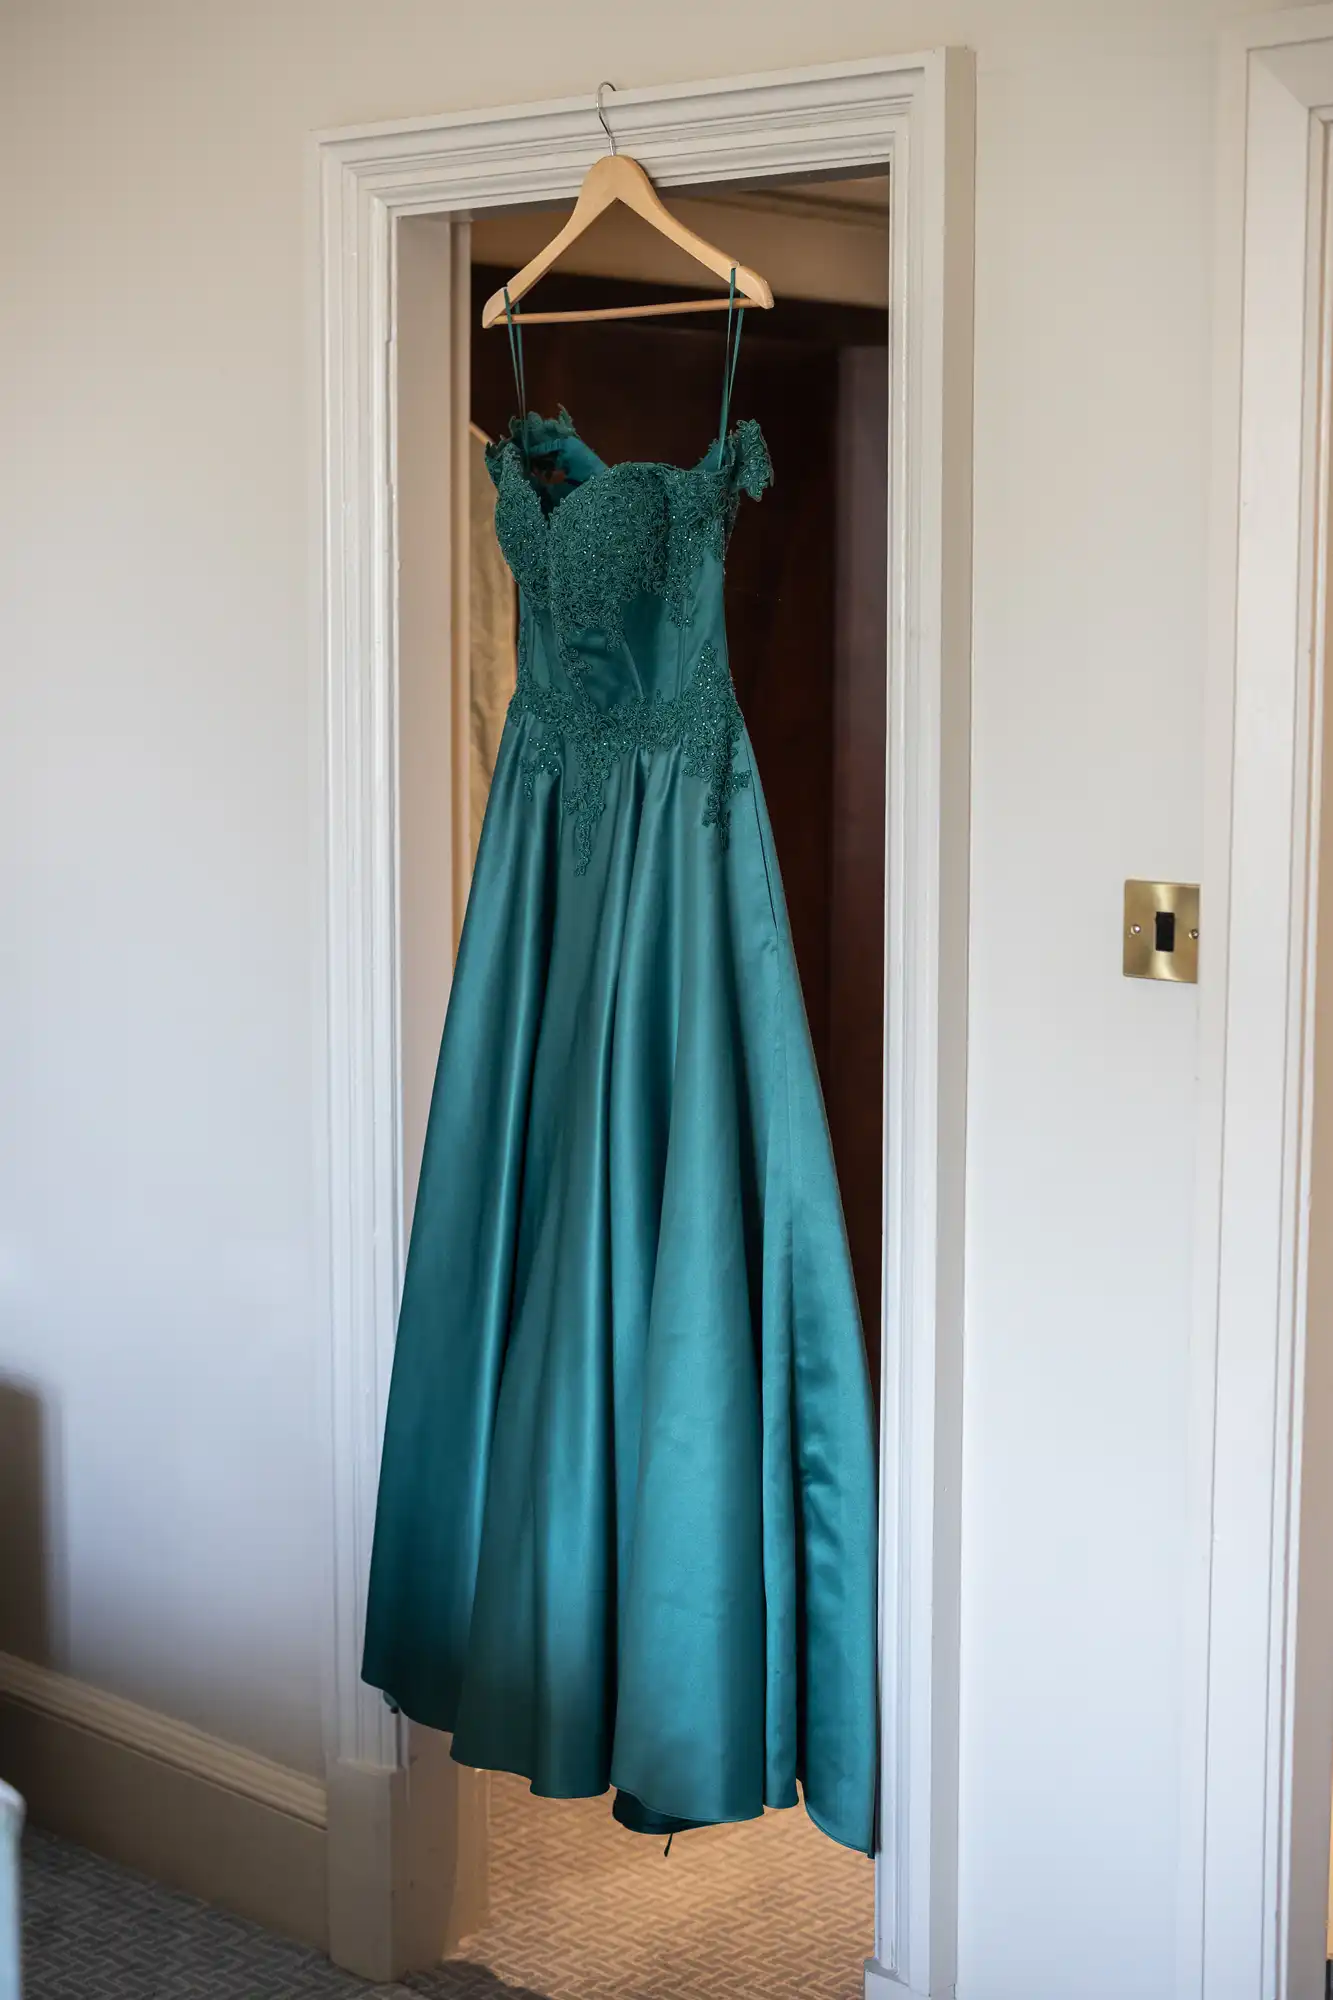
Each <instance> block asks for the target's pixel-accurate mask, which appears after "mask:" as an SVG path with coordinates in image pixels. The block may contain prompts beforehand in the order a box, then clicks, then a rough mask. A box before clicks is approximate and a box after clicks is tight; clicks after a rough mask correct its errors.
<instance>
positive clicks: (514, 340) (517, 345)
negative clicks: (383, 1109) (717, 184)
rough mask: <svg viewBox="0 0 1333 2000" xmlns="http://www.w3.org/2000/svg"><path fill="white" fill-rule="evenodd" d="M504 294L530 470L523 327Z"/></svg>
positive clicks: (526, 462)
mask: <svg viewBox="0 0 1333 2000" xmlns="http://www.w3.org/2000/svg"><path fill="white" fill-rule="evenodd" d="M731 275H732V282H733V286H734V283H735V277H736V273H735V272H734V271H733V272H732V274H731ZM504 294H505V329H506V331H507V332H508V335H509V359H510V362H511V363H512V365H513V370H514V393H515V395H516V396H517V397H518V414H519V422H520V423H521V425H522V430H521V431H520V432H519V441H520V444H521V446H522V450H523V467H524V470H525V471H531V469H532V468H531V465H530V462H529V459H528V378H527V373H526V371H525V369H524V367H523V329H522V327H521V326H520V325H519V324H518V321H517V320H516V319H515V318H514V308H513V306H512V305H511V304H510V303H509V287H508V285H506V286H505V288H504Z"/></svg>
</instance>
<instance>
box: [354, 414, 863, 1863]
mask: <svg viewBox="0 0 1333 2000" xmlns="http://www.w3.org/2000/svg"><path fill="white" fill-rule="evenodd" d="M725 428H726V427H725V422H724V425H723V430H724V433H725ZM511 429H512V431H513V435H512V436H511V437H510V438H509V439H508V440H507V441H506V442H505V443H503V444H501V445H499V446H496V447H493V448H492V450H491V452H490V455H489V457H490V466H491V472H492V476H493V478H494V480H495V484H496V487H497V505H496V525H497V530H498V533H499V537H500V541H501V545H502V547H503V549H504V551H505V555H506V557H507V559H508V561H509V564H510V566H511V568H512V569H513V572H514V575H515V577H516V578H517V580H518V584H519V594H520V632H519V649H518V661H519V663H518V682H517V690H516V692H515V695H514V699H513V703H512V705H511V708H510V711H509V716H508V720H507V723H506V726H505V732H504V738H503V741H502V744H501V747H500V753H499V758H498V762H497V764H496V769H495V776H494V782H493V784H492V788H491V793H490V801H489V805H488V808H487V812H486V820H485V826H484V829H483V832H482V836H481V845H480V850H479V852H478V855H477V865H476V873H475V876H474V879H473V884H472V893H471V897H470V899H469V903H468V910H467V919H466V923H465V926H464V930H463V937H462V943H461V946H460V949H459V955H458V966H457V972H456V975H455V979H454V987H453V995H452V998H451V1000H450V1004H449V1014H448V1020H447V1022H446V1024H445V1030H444V1040H443V1045H442V1048H441V1052H440V1062H439V1070H438V1073H437V1077H436V1083H435V1091H434V1097H433V1101H432V1105H431V1113H430V1124H429V1130H428V1134H427V1138H426V1148H425V1157H424V1161H423V1165H422V1172H421V1182H420V1191H419V1193H418V1196H417V1204H416V1213H415V1217H414V1220H413V1225H412V1238H411V1248H410V1253H409V1257H408V1263H407V1271H406V1278H405V1283H404V1290H403V1304H402V1316H401V1320H400V1323H399V1332H398V1347H397V1355H396V1359H395V1363H394V1371H393V1384H392V1393H391V1396H390V1400H389V1412H388V1423H387V1429H386V1435H385V1442H384V1457H383V1468H382V1473H381V1481H380V1493H379V1512H378V1518H377V1521H376V1529H375V1544H374V1559H373V1563H372V1568H371V1578H370V1599H369V1608H368V1613H367V1626H366V1646H365V1665H364V1671H365V1677H366V1679H367V1680H368V1681H369V1682H370V1683H371V1684H372V1685H374V1686H376V1687H378V1688H382V1689H383V1690H384V1691H385V1693H386V1694H387V1695H388V1696H389V1698H390V1699H391V1700H392V1701H393V1702H394V1703H396V1704H397V1705H398V1706H399V1707H400V1708H401V1709H403V1710H404V1711H405V1712H406V1714H407V1715H409V1716H411V1717H413V1718H415V1719H416V1720H417V1721H420V1722H423V1723H428V1724H431V1725H433V1726H434V1727H436V1728H438V1729H443V1730H448V1731H451V1732H452V1735H453V1754H454V1756H455V1757H456V1758H458V1760H459V1761H460V1762H461V1763H465V1764H470V1765H480V1766H485V1767H487V1768H489V1769H494V1770H504V1771H514V1772H519V1773H521V1774H522V1775H523V1776H524V1777H526V1778H528V1779H529V1780H530V1781H531V1784H532V1787H533V1790H534V1791H536V1792H539V1793H542V1794H544V1795H546V1796H551V1797H557V1798H582V1797H587V1796H589V1795H591V1794H595V1793H601V1792H604V1791H605V1790H606V1789H607V1788H608V1787H609V1786H613V1787H615V1788H616V1789H617V1794H618V1795H617V1799H616V1802H615V1812H616V1816H617V1817H618V1818H619V1819H621V1820H622V1821H624V1823H625V1824H626V1825H628V1826H630V1827H633V1828H636V1829H638V1830H641V1831H671V1830H675V1829H677V1828H681V1827H686V1826H697V1825H701V1824H707V1823H714V1822H718V1821H724V1820H728V1821H729V1820H743V1819H752V1818H755V1817H757V1816H758V1815H759V1814H760V1813H761V1812H762V1811H763V1809H764V1807H765V1806H766V1805H769V1806H790V1805H794V1804H795V1803H796V1802H797V1796H798V1794H797V1784H798V1782H799V1783H800V1785H801V1788H802V1790H803V1793H804V1797H805V1803H806V1807H807V1809H808V1811H809V1812H810V1814H811V1816H812V1818H813V1819H814V1820H815V1821H816V1822H817V1823H818V1825H819V1826H821V1827H822V1828H823V1829H824V1830H825V1832H827V1833H829V1834H831V1835H832V1836H833V1838H834V1839H835V1840H838V1841H841V1842H844V1843H845V1844H846V1845H847V1846H848V1847H852V1848H859V1849H862V1850H865V1851H869V1850H870V1849H871V1847H872V1842H873V1821H874V1799H875V1765H876V1726H875V1674H874V1665H875V1543H876V1536H875V1515H876V1508H875V1468H874V1453H873V1443H872V1424H871V1407H870V1395H869V1389H868V1384H867V1374H866V1364H865V1355H864V1350H863V1346H862V1337H861V1329H860V1324H859V1321H858V1316H857V1306H856V1297H855V1292H854V1289H853V1284H852V1273H851V1265H850V1261H849V1258H848V1252H847V1243H846V1237H845V1233H844V1229H843V1220H842V1210H841V1205H840V1202H839V1197H838V1188H837V1182H836V1179H835V1175H834V1167H833V1158H832V1153H831V1150H830V1146H829V1137H828V1128H827V1125H826V1122H825V1117H824V1108H823V1102H822V1099H821V1096H820V1089H819V1081H818V1076H817V1073H816V1070H815V1064H814V1059H813V1055H812V1052H811V1047H810V1038H809V1032H808V1029H807V1026H806V1020H805V1011H804V1007H803V1004H802V1000H801V991H800V986H799V983H798V979H797V972H796V964H795V960H794V958H793V955H792V945H791V937H790V933H789V930H788V924H787V915H786V910H785V907H784V904H783V896H782V885H781V882H780V880H779V877H778V867H777V860H776V857H775V855H774V851H773V838H772V834H771V832H770V829H769V823H768V815H767V813H766V811H765V807H764V797H763V792H762V790H761V788H760V784H759V776H758V773H757V772H756V770H755V768H754V763H753V759H752V756H751V751H750V744H749V740H748V737H747V735H746V731H745V725H744V723H743V722H742V720H741V715H740V711H739V709H738V707H737V705H736V697H735V693H734V690H733V688H732V683H731V676H730V673H729V671H728V667H727V643H726V634H725V628H724V624H723V610H722V562H723V553H724V548H725V543H726V539H727V536H728V535H729V533H730V530H731V526H732V522H733V519H734V516H735V512H736V507H737V504H738V500H739V497H740V495H741V494H742V493H748V494H751V495H753V496H755V497H756V498H757V497H758V495H759V494H760V492H761V491H762V489H763V488H764V486H765V485H766V484H767V483H768V481H769V479H770V478H771V472H770V467H769V462H768V453H767V449H766V447H765V445H764V442H763V439H762V437H761V435H760V433H759V428H758V426H757V424H754V423H742V424H740V425H739V426H738V427H737V428H736V429H735V430H733V431H732V432H731V433H730V435H729V436H725V435H724V439H723V441H722V442H721V443H719V444H717V445H715V446H714V447H713V449H712V451H710V453H709V454H708V456H707V457H706V458H705V459H704V460H703V461H702V463H701V464H699V465H698V466H696V467H693V468H690V469H686V468H681V467H676V466H667V465H649V464H624V465H612V466H608V465H604V464H603V463H602V462H601V460H600V459H598V458H597V457H596V455H595V454H594V453H593V452H592V451H591V450H589V448H588V447H587V445H585V444H584V443H583V442H582V441H581V440H580V438H579V437H578V436H577V435H576V434H575V432H574V429H573V427H572V425H571V423H570V421H569V419H568V418H567V416H565V414H564V413H563V412H562V413H561V415H560V417H559V418H558V419H557V420H555V421H544V420H542V419H540V418H537V417H525V418H524V419H522V420H515V423H514V425H513V426H511ZM814 670H815V669H813V668H812V671H814Z"/></svg>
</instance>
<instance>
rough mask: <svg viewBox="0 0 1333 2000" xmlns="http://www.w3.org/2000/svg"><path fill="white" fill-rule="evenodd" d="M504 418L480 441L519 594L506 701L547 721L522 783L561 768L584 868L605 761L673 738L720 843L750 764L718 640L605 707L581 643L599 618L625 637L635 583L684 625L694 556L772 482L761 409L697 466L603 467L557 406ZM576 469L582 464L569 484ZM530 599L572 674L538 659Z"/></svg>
mask: <svg viewBox="0 0 1333 2000" xmlns="http://www.w3.org/2000/svg"><path fill="white" fill-rule="evenodd" d="M510 432H511V435H510V436H509V437H508V438H507V439H506V440H505V441H504V442H503V443H502V444H497V445H491V446H489V447H488V448H487V452H486V461H487V465H488V467H489V469H490V474H491V478H492V479H493V480H494V482H495V487H496V503H495V528H496V534H497V536H498V538H499V542H500V546H501V548H502V549H503V551H504V554H505V558H506V560H507V561H508V563H509V567H510V568H511V569H512V571H513V572H514V576H515V579H516V580H517V582H518V585H519V588H520V591H521V592H522V595H523V598H524V600H525V602H524V615H523V618H522V620H521V622H520V633H519V658H518V684H517V687H516V689H515V692H514V698H513V701H512V703H511V704H510V712H511V714H513V715H530V716H532V717H533V718H534V720H535V721H536V722H537V723H538V724H539V725H540V730H539V732H538V733H537V735H536V737H535V741H533V742H532V743H531V744H530V745H529V748H528V753H527V755H526V756H525V757H524V758H523V762H522V773H523V789H524V791H525V793H526V794H527V796H528V798H529V799H532V798H535V797H536V786H537V780H538V777H539V776H541V775H542V774H545V775H546V776H548V777H551V778H563V781H564V806H565V811H566V812H567V813H569V814H570V815H571V816H572V817H573V821H574V865H575V869H576V871H577V872H578V873H579V874H584V873H586V871H587V868H588V864H589V862H590V860H591V859H592V851H593V842H594V840H595V839H596V835H597V827H598V823H599V822H600V820H601V817H602V814H603V812H604V811H605V808H606V790H607V779H608V777H609V776H610V772H611V769H612V766H613V765H614V764H616V763H617V762H618V761H619V760H620V759H621V758H622V757H626V756H629V755H630V754H631V752H634V751H644V752H647V753H648V754H650V755H651V754H653V753H655V752H657V751H661V750H668V749H672V748H674V747H677V746H678V747H679V748H680V749H681V750H682V752H683V756H684V769H685V771H686V773H687V774H688V775H689V776H690V777H693V778H698V779H700V780H701V781H702V782H703V783H704V784H705V785H706V787H707V792H706V795H705V800H704V813H703V824H704V825H705V826H708V827H715V828H716V829H717V835H718V840H719V843H720V845H722V846H723V847H725V846H726V845H727V839H728V835H729V832H730V827H731V800H732V798H733V797H734V796H735V794H736V793H737V792H739V791H742V790H744V788H745V787H746V786H747V785H748V784H749V782H750V777H749V773H748V772H747V771H737V770H735V769H734V760H735V754H736V745H737V744H738V742H739V741H740V738H741V733H742V731H743V729H744V723H743V721H742V718H741V712H740V708H739V706H738V705H737V701H736V691H735V688H734V687H733V686H732V680H731V675H730V673H729V672H728V671H727V667H726V664H725V662H724V660H723V659H722V658H721V657H720V656H719V653H718V651H717V648H716V647H715V646H714V645H713V644H712V643H711V641H708V640H705V641H704V642H703V644H702V645H701V646H700V648H699V654H698V659H697V661H696V664H695V667H694V671H693V673H692V674H691V676H690V679H689V681H688V683H687V685H686V686H685V687H684V688H683V689H682V690H681V692H680V693H679V694H677V695H675V696H672V697H670V698H668V697H666V696H662V695H657V696H651V695H650V696H643V695H639V696H635V697H632V698H629V699H627V700H625V701H622V702H617V703H614V704H612V705H611V706H603V705H602V704H601V703H599V702H597V701H594V700H593V699H592V697H591V695H590V694H589V693H588V692H587V690H586V688H585V687H584V686H583V673H584V660H583V658H582V656H581V654H580V651H579V647H578V645H577V643H576V642H577V640H578V638H579V637H580V635H583V634H586V633H588V632H590V631H596V632H599V633H600V634H601V635H602V638H603V644H604V645H605V647H606V648H607V649H608V650H611V651H614V650H615V648H617V647H619V646H622V645H623V644H624V640H625V630H624V610H625V606H626V605H627V604H629V603H630V602H631V601H632V600H633V599H634V598H636V597H639V596H641V595H647V596H651V597H656V598H658V599H659V600H660V601H661V603H662V606H663V608H664V610H665V612H666V615H667V616H668V618H669V619H670V620H671V622H672V623H673V624H674V625H676V626H678V627H682V628H683V627H685V626H686V625H688V623H689V618H690V606H691V597H692V591H693V584H694V579H695V576H696V574H697V572H698V570H699V567H700V564H701V563H703V561H704V560H705V558H706V557H708V556H710V555H711V556H713V557H715V558H716V559H717V560H718V561H719V562H720V561H721V560H722V559H723V556H724V554H725V551H726V545H727V540H728V537H729V536H730V533H731V529H732V526H733V524H734V522H735V519H736V510H737V508H738V506H739V504H740V498H741V495H742V494H743V493H748V494H750V495H751V496H752V497H753V498H754V499H758V497H759V495H760V494H761V493H762V492H763V490H764V488H765V487H766V486H768V485H769V484H770V483H771V482H772V478H773V468H772V465H771V463H770V461H769V456H768V447H767V445H766V444H765V443H764V437H763V433H762V431H761V430H760V428H759V426H758V424H757V423H755V422H753V421H752V420H746V421H745V422H743V423H740V424H737V426H736V428H735V429H734V430H733V431H732V432H731V433H730V434H729V435H728V436H727V437H726V438H725V439H724V440H723V442H722V444H721V446H720V447H719V446H718V445H716V444H715V445H714V446H713V448H712V450H711V451H710V452H709V453H708V455H707V457H706V458H704V459H703V460H702V461H701V463H700V464H698V465H696V466H690V467H685V466H675V465H657V464H646V463H645V464H641V463H638V462H631V463H628V464H625V465H610V466H608V465H603V464H602V462H601V460H600V459H598V458H597V457H596V455H595V454H594V453H592V452H590V451H589V450H588V448H587V446H586V445H584V444H583V442H582V440H581V439H580V438H579V436H578V433H577V432H576V431H575V429H574V426H573V423H572V422H571V420H570V417H569V415H568V412H567V411H565V410H563V409H562V410H561V412H560V414H559V416H558V417H556V418H555V419H548V418H545V417H538V416H534V415H532V414H529V415H528V417H527V419H526V422H525V421H523V420H521V419H519V418H517V417H516V418H515V419H514V420H513V422H512V423H511V425H510ZM570 471H572V472H573V473H574V475H575V476H574V478H573V479H572V480H570V482H569V483H568V484H564V479H565V477H566V476H567V474H568V473H569V472H570ZM547 473H549V474H550V475H551V477H550V482H549V484H546V485H543V484H542V483H541V482H542V479H543V477H544V476H545V475H546V474H547ZM533 608H538V609H541V610H544V611H546V612H547V613H548V614H549V617H550V622H551V629H552V631H553V634H554V637H555V641H556V645H557V646H558V648H559V653H560V658H561V661H562V664H563V668H564V678H565V681H566V683H567V684H566V685H565V686H563V687H555V686H551V685H549V684H548V683H547V682H545V681H543V680H540V679H539V678H538V677H537V675H536V674H535V673H534V672H533V670H532V662H531V648H532V644H533V628H532V625H531V622H530V617H529V613H530V611H531V610H532V609H533ZM571 752H572V757H571V754H570V753H571Z"/></svg>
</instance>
